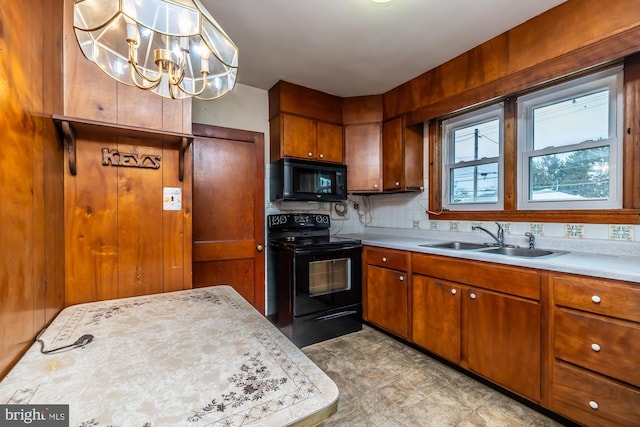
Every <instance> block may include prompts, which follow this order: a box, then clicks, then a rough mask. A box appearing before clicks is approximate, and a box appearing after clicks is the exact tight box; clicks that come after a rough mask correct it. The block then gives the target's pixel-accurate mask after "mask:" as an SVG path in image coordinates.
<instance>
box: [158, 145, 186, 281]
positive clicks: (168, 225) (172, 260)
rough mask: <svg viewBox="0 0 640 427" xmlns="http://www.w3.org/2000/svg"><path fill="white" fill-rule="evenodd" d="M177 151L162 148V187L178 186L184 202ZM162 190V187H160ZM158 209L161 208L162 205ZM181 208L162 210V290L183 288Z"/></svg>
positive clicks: (182, 221)
mask: <svg viewBox="0 0 640 427" xmlns="http://www.w3.org/2000/svg"><path fill="white" fill-rule="evenodd" d="M178 159H179V151H178V150H175V149H170V148H167V147H164V148H163V150H162V163H161V164H162V185H163V188H166V187H172V188H180V189H181V190H182V194H183V200H182V203H184V188H183V183H184V181H182V182H181V181H180V180H179V179H178ZM161 191H162V189H161ZM160 209H163V208H162V207H161V208H160ZM182 212H183V211H182V210H179V211H172V210H162V263H163V265H162V271H163V277H162V282H161V283H162V291H164V292H167V291H178V290H181V289H184V267H185V265H184V222H185V221H184V215H183V213H182Z"/></svg>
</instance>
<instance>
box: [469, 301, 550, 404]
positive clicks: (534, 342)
mask: <svg viewBox="0 0 640 427" xmlns="http://www.w3.org/2000/svg"><path fill="white" fill-rule="evenodd" d="M464 294H465V296H464V300H463V305H464V307H465V308H464V309H463V310H466V314H467V319H466V340H467V352H466V353H467V361H468V364H469V369H470V370H472V371H474V372H476V373H478V374H480V375H482V376H483V377H485V378H488V379H489V380H491V381H493V382H495V383H497V384H499V385H501V386H503V387H506V388H508V389H510V390H512V391H515V392H516V393H518V394H520V395H522V396H524V397H527V398H528V399H531V400H532V401H534V402H539V401H540V304H539V303H538V302H536V301H529V300H525V299H522V298H516V297H511V296H508V295H504V294H497V293H490V292H484V291H479V290H477V289H469V290H467V291H465V292H464Z"/></svg>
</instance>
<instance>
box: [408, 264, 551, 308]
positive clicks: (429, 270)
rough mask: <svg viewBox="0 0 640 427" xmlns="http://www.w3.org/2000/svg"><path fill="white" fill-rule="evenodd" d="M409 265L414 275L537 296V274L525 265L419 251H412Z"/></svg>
mask: <svg viewBox="0 0 640 427" xmlns="http://www.w3.org/2000/svg"><path fill="white" fill-rule="evenodd" d="M411 268H412V271H413V273H416V274H423V275H425V276H431V277H439V278H441V279H445V280H450V281H452V282H458V283H464V284H467V285H471V286H477V287H481V288H485V289H490V290H494V291H498V292H504V293H507V294H511V295H517V296H521V297H523V298H529V299H534V300H539V299H540V274H539V273H538V272H537V271H536V270H532V269H528V268H520V267H510V266H505V265H501V264H494V263H492V262H481V261H470V260H461V259H456V258H451V257H445V256H436V255H426V254H419V253H414V254H413V256H412V259H411Z"/></svg>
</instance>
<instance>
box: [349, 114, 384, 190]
mask: <svg viewBox="0 0 640 427" xmlns="http://www.w3.org/2000/svg"><path fill="white" fill-rule="evenodd" d="M344 143H345V153H346V156H345V157H346V158H345V160H346V162H345V163H346V164H347V168H348V169H347V189H348V191H349V192H350V193H372V192H381V191H382V125H381V124H380V123H369V124H363V125H350V126H345V128H344Z"/></svg>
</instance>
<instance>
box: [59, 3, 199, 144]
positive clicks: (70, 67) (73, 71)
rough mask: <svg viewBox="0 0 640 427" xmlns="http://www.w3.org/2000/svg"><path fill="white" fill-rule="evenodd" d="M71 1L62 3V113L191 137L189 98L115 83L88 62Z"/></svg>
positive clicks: (90, 119)
mask: <svg viewBox="0 0 640 427" xmlns="http://www.w3.org/2000/svg"><path fill="white" fill-rule="evenodd" d="M73 3H74V2H73V0H65V8H64V39H63V40H64V41H63V43H64V55H63V64H64V65H63V67H64V73H63V75H64V77H63V88H64V89H63V90H62V93H63V111H62V112H61V114H60V115H62V116H65V117H69V118H77V119H84V120H86V121H95V122H103V123H108V124H115V125H124V126H131V127H137V128H145V129H152V130H156V131H169V132H175V133H184V134H191V99H184V100H174V99H166V98H162V97H160V96H158V95H156V94H153V93H151V92H148V91H145V90H142V89H138V88H135V87H131V86H127V85H124V84H122V83H118V82H116V81H115V80H113V79H111V78H110V77H109V76H107V75H106V74H105V73H104V72H103V71H102V70H100V68H99V67H98V66H97V65H96V64H94V63H92V62H90V61H89V60H87V59H86V58H85V57H84V55H83V54H82V51H81V50H80V47H79V46H78V42H77V40H76V36H75V34H74V32H73Z"/></svg>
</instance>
